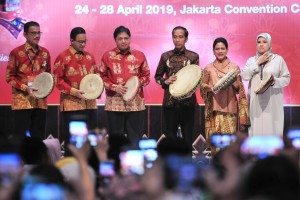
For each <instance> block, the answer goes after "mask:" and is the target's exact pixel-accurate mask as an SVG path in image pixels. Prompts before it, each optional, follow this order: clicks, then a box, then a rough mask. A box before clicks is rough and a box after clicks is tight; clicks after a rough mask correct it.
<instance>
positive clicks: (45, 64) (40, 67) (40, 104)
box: [5, 43, 51, 110]
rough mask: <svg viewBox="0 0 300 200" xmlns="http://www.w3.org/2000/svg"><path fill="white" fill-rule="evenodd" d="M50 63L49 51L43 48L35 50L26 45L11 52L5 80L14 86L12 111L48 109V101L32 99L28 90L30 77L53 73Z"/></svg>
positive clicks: (39, 47)
mask: <svg viewBox="0 0 300 200" xmlns="http://www.w3.org/2000/svg"><path fill="white" fill-rule="evenodd" d="M25 47H26V48H25ZM26 49H27V51H26ZM28 54H29V56H28ZM29 57H30V58H31V61H32V62H31V61H30V59H29ZM50 63H51V61H50V54H49V51H48V50H47V49H45V48H44V47H41V46H38V50H35V49H34V48H32V46H31V45H30V44H29V43H25V44H23V45H21V46H19V47H17V48H15V49H13V50H12V51H11V52H10V54H9V61H8V65H7V68H6V75H5V78H6V82H7V83H9V84H10V85H11V86H12V104H11V108H12V110H20V109H33V108H41V109H47V99H46V98H44V99H37V98H34V97H30V96H29V94H28V92H27V88H28V76H31V75H34V76H36V75H38V74H40V73H42V72H49V73H51V66H50Z"/></svg>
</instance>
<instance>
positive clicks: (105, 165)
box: [99, 161, 115, 177]
mask: <svg viewBox="0 0 300 200" xmlns="http://www.w3.org/2000/svg"><path fill="white" fill-rule="evenodd" d="M99 174H100V175H101V176H103V177H113V176H114V175H115V168H114V162H113V161H104V162H100V164H99Z"/></svg>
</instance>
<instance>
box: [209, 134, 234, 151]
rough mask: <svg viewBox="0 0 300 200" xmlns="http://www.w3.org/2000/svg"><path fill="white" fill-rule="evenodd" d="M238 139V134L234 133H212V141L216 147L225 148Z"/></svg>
mask: <svg viewBox="0 0 300 200" xmlns="http://www.w3.org/2000/svg"><path fill="white" fill-rule="evenodd" d="M235 141H236V136H235V135H232V134H217V133H214V134H212V135H211V143H212V145H214V146H215V147H218V148H224V147H227V146H229V145H230V144H231V143H233V142H235Z"/></svg>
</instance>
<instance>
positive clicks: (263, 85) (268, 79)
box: [254, 74, 273, 94]
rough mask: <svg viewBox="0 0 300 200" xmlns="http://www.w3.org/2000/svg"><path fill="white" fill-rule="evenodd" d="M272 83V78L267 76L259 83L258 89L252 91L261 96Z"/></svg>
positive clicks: (269, 75)
mask: <svg viewBox="0 0 300 200" xmlns="http://www.w3.org/2000/svg"><path fill="white" fill-rule="evenodd" d="M272 83H273V76H272V75H271V74H268V75H267V76H265V78H264V79H263V80H262V81H261V82H260V83H259V85H258V87H257V88H256V90H255V91H254V92H255V93H256V94H263V93H264V92H265V91H266V90H267V89H268V88H269V87H270V86H271V85H272Z"/></svg>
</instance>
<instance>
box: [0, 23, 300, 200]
mask: <svg viewBox="0 0 300 200" xmlns="http://www.w3.org/2000/svg"><path fill="white" fill-rule="evenodd" d="M41 34H42V32H41V31H40V25H39V24H38V23H37V22H33V21H31V22H28V23H26V24H25V26H24V33H23V35H24V37H25V38H26V42H25V44H24V45H21V46H19V47H17V48H15V49H14V50H12V51H11V53H10V56H9V62H8V66H7V71H6V80H7V82H8V83H9V84H10V85H11V86H12V94H13V95H12V98H13V99H12V106H11V107H12V111H13V118H14V126H13V127H14V128H15V130H13V133H14V134H13V137H12V140H9V141H10V142H7V145H8V144H10V143H11V142H14V143H15V146H16V147H17V149H18V151H15V152H16V153H15V154H14V155H16V157H17V158H19V157H20V159H21V160H20V163H19V164H20V169H19V168H18V169H17V170H16V171H12V170H7V171H9V172H10V173H6V171H3V170H2V171H1V169H0V172H1V183H0V184H1V186H0V190H1V191H0V198H1V199H141V200H143V199H145V200H147V199H149V200H150V199H158V200H164V199H166V200H167V199H172V200H173V199H221V200H222V199H224V200H225V199H230V200H234V199H245V200H250V199H278V200H281V199H291V200H293V199H295V200H296V199H299V198H300V197H299V193H300V192H299V191H300V183H299V180H300V179H299V178H300V176H299V152H298V151H297V150H296V149H295V147H293V146H292V145H291V144H290V143H289V142H290V141H289V140H288V139H286V140H283V138H284V137H285V136H286V135H284V133H283V132H284V130H283V125H284V118H283V117H284V113H283V87H285V86H287V85H288V84H289V82H290V73H289V70H288V67H287V64H286V62H285V61H284V59H283V58H282V57H281V56H280V55H277V54H274V53H273V52H272V39H271V36H270V35H269V34H268V33H261V34H259V35H258V36H257V38H256V41H255V42H256V51H257V52H256V55H255V56H254V57H251V58H249V59H248V61H247V62H246V65H245V67H244V68H243V69H240V67H239V66H238V65H237V64H235V63H234V62H233V61H232V60H231V59H229V58H228V57H227V53H228V50H229V45H228V42H227V40H226V39H225V38H223V37H219V38H216V39H215V40H214V42H213V45H212V50H213V54H214V56H215V60H214V61H213V62H212V63H209V64H208V65H207V66H206V67H205V68H204V69H202V68H201V67H200V66H199V55H198V54H197V53H195V52H193V51H190V50H188V49H186V47H185V44H186V42H187V41H188V36H189V32H188V30H187V29H186V28H185V27H182V26H177V27H175V28H174V29H173V30H172V39H173V44H174V49H173V50H170V51H167V52H164V53H162V55H161V58H160V60H159V63H158V66H157V69H156V73H155V76H154V78H155V81H156V82H157V83H158V84H159V85H161V87H162V89H163V90H164V97H163V104H162V109H163V114H164V119H165V127H166V130H165V133H164V134H165V136H166V137H165V138H164V139H162V140H161V141H159V142H158V146H157V148H155V150H156V151H157V153H158V158H157V159H156V158H155V159H153V160H151V163H150V165H146V164H145V163H144V164H143V165H142V166H139V167H137V168H136V169H135V170H129V172H130V173H126V174H124V172H123V170H124V169H123V167H124V166H123V165H124V164H122V158H123V157H125V156H123V157H122V156H120V154H121V153H122V152H124V151H125V150H124V148H123V147H125V146H130V148H131V149H137V147H138V144H139V141H140V139H141V137H142V132H143V129H144V115H145V113H144V112H145V99H144V93H143V88H144V87H146V86H147V85H148V84H149V82H150V69H149V66H148V63H147V59H146V56H145V55H144V53H142V52H141V51H139V50H136V49H133V48H132V47H131V46H130V42H131V32H130V30H129V29H128V28H127V27H124V26H119V27H117V28H116V29H115V31H114V33H113V38H114V41H115V43H116V47H115V48H113V49H111V50H109V51H107V52H105V53H104V54H103V56H102V59H101V64H100V66H97V65H96V59H95V58H94V56H93V55H92V54H91V53H89V52H87V51H85V50H84V48H85V47H86V44H87V35H86V32H85V30H84V29H83V28H82V27H75V28H73V29H72V30H71V33H70V46H69V47H68V48H67V49H66V50H65V51H63V52H62V53H60V54H59V55H58V57H57V58H56V59H55V62H54V66H53V77H54V84H55V86H56V87H57V88H58V90H59V91H60V92H61V95H60V111H61V116H62V117H63V122H64V127H65V128H64V131H63V137H64V138H63V139H64V141H65V146H64V148H65V150H66V152H67V153H65V155H64V156H65V157H63V155H60V154H59V153H57V151H54V152H53V151H51V148H50V146H49V144H53V143H52V142H49V141H48V140H45V141H44V142H43V139H44V138H45V124H46V110H47V98H46V97H45V98H37V97H36V96H35V92H36V91H38V88H36V87H33V86H32V82H34V80H35V78H36V77H37V76H38V75H39V74H41V73H43V72H48V73H51V60H50V53H49V51H48V50H47V49H46V48H44V47H41V46H40V45H39V44H38V43H39V40H40V37H41ZM191 65H193V66H194V65H196V66H197V68H199V69H198V70H199V71H200V72H201V77H200V79H199V81H198V82H197V84H196V85H195V86H193V90H191V91H187V93H185V94H184V95H183V97H179V98H178V97H176V98H175V97H174V96H173V95H172V94H171V92H172V91H171V90H170V87H171V86H172V85H173V84H174V83H175V82H176V81H177V79H179V77H178V76H177V74H178V73H179V72H180V71H181V70H182V69H186V68H188V67H190V66H191ZM89 74H94V75H96V76H98V77H101V80H103V86H104V88H105V91H106V101H105V111H106V113H107V119H108V130H107V132H108V133H109V134H106V133H104V134H103V132H100V131H98V129H96V128H97V121H98V119H97V103H96V98H92V99H90V98H86V96H85V92H84V91H82V90H81V89H80V85H81V81H82V79H83V78H84V77H85V76H87V75H89ZM132 78H135V79H134V80H133V82H132V83H133V84H134V85H135V86H136V88H134V91H133V92H134V93H133V95H131V96H130V97H129V98H127V97H126V99H125V98H124V96H125V95H127V94H128V93H127V92H128V91H129V90H130V89H132V88H128V86H127V85H126V83H127V82H128V81H129V80H131V79H132ZM266 79H267V80H266ZM242 80H244V81H249V86H248V94H247V93H246V91H245V88H244V84H243V82H242ZM185 81H186V82H188V81H189V80H185ZM262 83H264V84H262ZM198 86H199V87H200V93H201V96H202V98H203V100H204V103H205V138H206V144H205V145H206V146H205V150H204V151H203V154H200V155H199V156H198V157H197V158H196V159H195V158H194V159H192V156H191V153H192V151H191V147H192V141H193V138H192V136H193V135H194V134H193V131H194V121H195V110H196V107H197V106H198V103H197V98H196V94H195V92H197V91H198V90H196V89H197V88H198ZM260 87H262V88H264V90H263V91H262V90H259V91H258V88H260ZM73 120H82V121H85V122H86V124H87V130H93V133H94V134H95V135H96V136H97V137H96V140H94V142H95V141H96V144H94V145H95V146H93V145H91V144H90V142H89V140H87V139H86V141H83V142H84V145H82V146H79V147H78V146H77V147H76V146H74V145H73V144H69V141H70V126H69V125H70V122H71V121H73ZM178 127H180V129H181V131H182V138H179V137H178V132H177V130H178ZM94 130H95V131H94ZM28 132H29V133H30V134H29V135H30V136H31V137H25V136H26V135H27V136H28ZM214 134H219V135H231V136H234V138H235V139H234V142H233V141H230V143H228V144H226V145H224V146H221V147H220V146H217V145H216V144H213V143H212V135H214ZM268 135H275V136H277V137H279V138H280V140H281V141H284V142H285V147H284V148H278V149H276V151H275V150H274V151H272V153H271V154H267V155H266V156H265V157H264V158H262V157H261V156H257V155H251V156H249V152H248V153H241V150H240V149H241V145H242V143H243V141H244V140H245V139H246V138H247V137H255V136H268ZM99 136H101V137H99ZM299 138H300V136H299ZM6 139H7V138H6ZM6 139H5V140H6ZM16 141H18V142H16ZM7 145H2V146H1V152H0V153H1V155H2V154H3V155H4V154H5V155H6V154H7V152H9V151H6V150H5V148H4V147H7V149H10V148H8V146H7ZM54 146H55V145H54ZM2 147H3V148H2ZM56 147H57V148H58V149H60V146H56ZM54 148H55V147H54ZM139 151H141V152H143V153H144V154H145V151H144V150H143V151H142V150H139ZM11 152H13V151H11ZM11 152H9V153H10V154H9V155H12V154H11ZM51 152H52V153H51ZM58 152H59V150H58ZM54 153H55V155H56V156H53V155H54ZM29 154H30V156H29ZM144 154H143V156H144ZM208 154H209V155H210V156H209V157H210V158H213V160H212V161H211V160H210V159H209V160H207V155H208ZM57 155H59V156H57ZM50 158H52V159H50ZM1 159H2V158H1ZM137 160H138V157H135V158H134V159H133V160H131V162H134V161H137ZM1 162H2V160H0V164H1ZM102 164H103V166H106V168H105V169H106V170H108V169H109V170H110V172H113V173H112V174H109V175H107V174H105V175H104V174H102V171H101V169H102V168H101V166H102ZM104 164H107V165H104ZM110 164H112V165H110ZM148 164H149V163H148ZM21 165H22V167H21ZM109 166H113V169H111V168H109ZM100 168H101V169H100ZM137 172H138V173H137ZM6 189H7V190H6ZM45 194H49V195H48V196H43V197H41V198H40V197H39V196H34V195H45ZM50 194H51V195H54V196H51V195H50ZM55 195H56V196H55Z"/></svg>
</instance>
